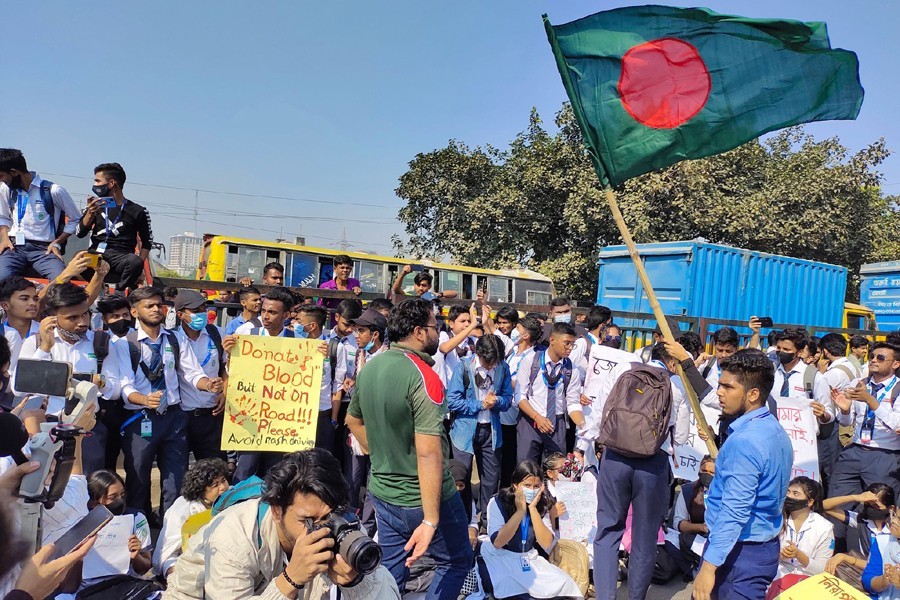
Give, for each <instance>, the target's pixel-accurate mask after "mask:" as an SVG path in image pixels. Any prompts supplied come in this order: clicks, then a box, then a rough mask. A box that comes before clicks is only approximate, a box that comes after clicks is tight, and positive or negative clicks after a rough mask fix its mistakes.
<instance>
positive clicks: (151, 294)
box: [128, 285, 165, 306]
mask: <svg viewBox="0 0 900 600" xmlns="http://www.w3.org/2000/svg"><path fill="white" fill-rule="evenodd" d="M150 298H159V299H160V300H165V296H163V293H162V292H160V291H159V289H157V288H155V287H152V286H149V285H145V286H144V287H139V288H138V289H136V290H134V291H133V292H131V294H130V295H129V296H128V299H129V300H131V306H137V305H138V304H139V303H140V302H141V301H143V300H149V299H150Z"/></svg>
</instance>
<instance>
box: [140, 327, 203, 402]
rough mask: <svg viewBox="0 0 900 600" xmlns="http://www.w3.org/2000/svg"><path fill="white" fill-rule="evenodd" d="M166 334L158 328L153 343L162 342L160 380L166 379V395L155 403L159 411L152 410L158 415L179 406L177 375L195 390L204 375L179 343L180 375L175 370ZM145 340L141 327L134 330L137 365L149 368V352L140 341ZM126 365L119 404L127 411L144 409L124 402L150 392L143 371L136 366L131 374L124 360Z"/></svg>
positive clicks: (187, 348)
mask: <svg viewBox="0 0 900 600" xmlns="http://www.w3.org/2000/svg"><path fill="white" fill-rule="evenodd" d="M166 333H167V330H165V329H163V328H160V329H159V337H158V338H157V339H156V341H157V342H159V341H160V340H162V346H161V351H162V356H163V365H164V366H163V377H165V378H166V393H165V394H164V396H163V401H162V402H160V404H159V408H157V409H156V410H157V412H160V413H164V412H166V408H167V407H169V406H173V405H175V404H180V403H181V390H180V386H179V379H180V377H179V375H182V374H183V377H184V381H185V382H186V383H187V384H189V385H192V386H194V387H195V388H196V387H197V384H198V383H199V382H200V380H201V379H203V378H204V377H206V373H204V372H203V369H201V368H200V363H199V362H197V357H196V356H195V355H194V351H193V350H191V348H190V347H189V346H188V345H187V344H181V343H179V351H180V354H179V356H178V363H179V365H180V366H181V373H177V372H176V371H175V355H174V353H173V350H172V346H171V344H169V336H168V335H166ZM168 333H171V332H168ZM145 339H147V340H149V339H150V336H149V335H147V332H146V331H144V328H143V327H138V330H137V346H138V348H139V349H140V352H141V362H143V363H144V364H145V365H147V366H148V367H149V366H150V358H151V357H152V354H153V351H152V350H150V347H149V346H148V345H147V344H145V343H144V342H143V341H142V340H145ZM126 351H127V348H126ZM127 364H128V367H127V368H123V369H122V401H123V402H124V404H125V408H127V409H128V410H144V409H145V408H147V407H146V406H139V405H137V404H132V403H131V402H129V401H128V397H129V396H130V395H131V394H133V393H134V392H138V393H139V394H144V395H148V394H150V392H151V391H152V387H151V385H150V380H148V379H147V378H146V377H145V376H144V371H143V369H141V367H140V365H138V367H137V369H135V370H134V371H132V370H131V359H130V358H129V359H128V363H127Z"/></svg>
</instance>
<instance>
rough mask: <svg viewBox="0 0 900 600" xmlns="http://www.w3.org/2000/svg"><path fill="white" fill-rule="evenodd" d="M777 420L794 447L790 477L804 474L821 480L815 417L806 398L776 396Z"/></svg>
mask: <svg viewBox="0 0 900 600" xmlns="http://www.w3.org/2000/svg"><path fill="white" fill-rule="evenodd" d="M775 402H776V403H777V405H778V422H779V423H781V426H782V427H784V430H785V432H787V434H788V437H789V438H791V446H793V447H794V467H793V468H792V469H791V479H793V478H794V477H800V476H805V477H809V478H810V479H815V480H816V481H819V482H821V477H820V476H819V449H818V446H817V445H816V417H815V415H813V411H812V407H811V406H810V405H809V403H810V400H808V399H807V398H783V397H782V398H777V399H776V400H775Z"/></svg>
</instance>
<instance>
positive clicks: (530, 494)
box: [522, 488, 538, 504]
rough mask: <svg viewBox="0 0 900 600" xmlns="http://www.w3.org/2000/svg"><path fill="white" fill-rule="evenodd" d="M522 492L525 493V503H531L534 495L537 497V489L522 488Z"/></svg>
mask: <svg viewBox="0 0 900 600" xmlns="http://www.w3.org/2000/svg"><path fill="white" fill-rule="evenodd" d="M522 493H523V494H525V503H526V504H531V503H532V502H533V501H534V499H535V497H537V494H538V490H535V489H531V488H524V489H523V490H522Z"/></svg>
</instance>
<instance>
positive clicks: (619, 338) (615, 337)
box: [603, 335, 622, 344]
mask: <svg viewBox="0 0 900 600" xmlns="http://www.w3.org/2000/svg"><path fill="white" fill-rule="evenodd" d="M603 341H604V342H616V343H617V344H618V343H619V342H621V341H622V336H621V335H608V336H606V337H605V338H603Z"/></svg>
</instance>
